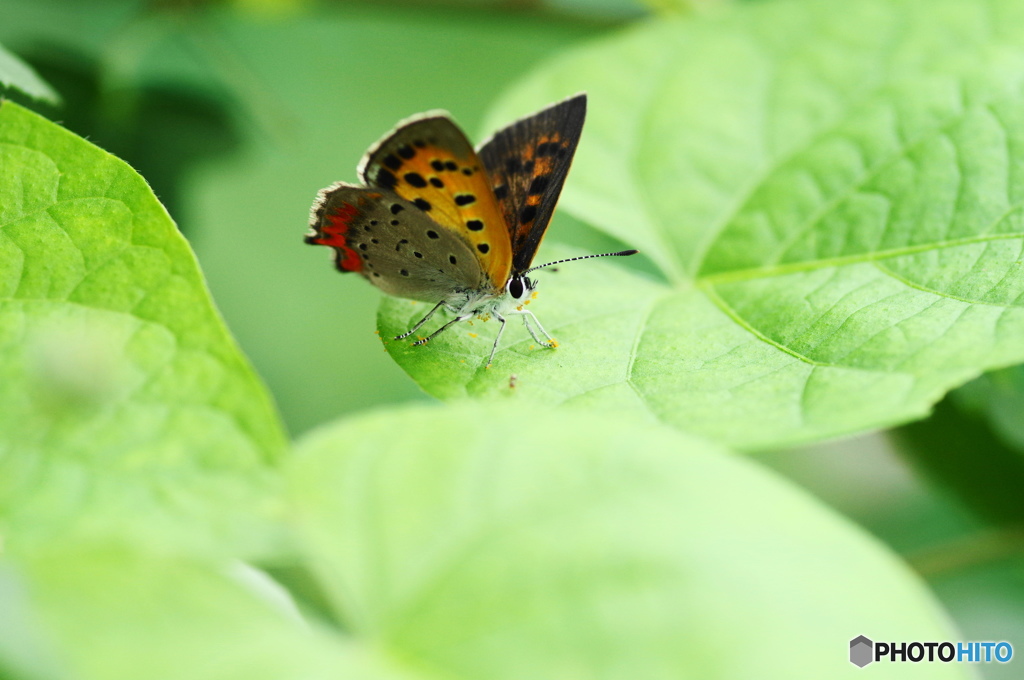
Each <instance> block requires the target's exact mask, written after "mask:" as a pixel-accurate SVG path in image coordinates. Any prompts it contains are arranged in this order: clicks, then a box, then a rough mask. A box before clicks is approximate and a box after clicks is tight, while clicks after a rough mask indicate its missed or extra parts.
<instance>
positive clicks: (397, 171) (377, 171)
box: [359, 112, 512, 290]
mask: <svg viewBox="0 0 1024 680" xmlns="http://www.w3.org/2000/svg"><path fill="white" fill-rule="evenodd" d="M359 174H360V176H361V177H362V179H363V181H364V182H366V184H367V185H369V186H371V187H377V188H380V189H383V190H389V191H393V192H394V193H396V194H398V195H399V196H401V197H402V198H404V199H405V200H406V201H409V202H410V203H411V204H412V205H413V206H415V208H416V209H417V210H419V211H421V212H422V213H424V214H425V215H426V216H429V218H430V219H431V220H433V221H434V222H436V223H437V224H439V225H440V226H442V227H444V228H445V229H448V230H451V231H452V232H454V233H456V234H458V235H459V236H460V237H462V238H463V239H465V240H466V241H468V243H469V244H470V246H471V247H472V248H473V250H474V252H475V254H476V256H477V258H478V260H479V262H480V266H481V268H482V269H483V270H484V271H485V272H487V276H488V279H489V281H490V284H491V286H492V288H494V289H495V290H499V289H501V288H502V287H504V285H505V282H506V281H507V280H508V277H509V272H510V270H511V263H512V248H511V243H510V241H509V236H508V229H507V227H506V226H505V221H504V217H503V215H502V212H501V210H500V208H499V207H498V202H497V199H496V198H495V197H494V193H493V191H492V189H491V185H490V181H489V179H488V176H487V173H486V172H485V171H484V170H483V163H482V162H481V161H480V158H479V157H478V156H477V155H476V152H475V151H474V150H473V146H472V145H471V144H470V143H469V141H468V140H467V139H466V136H465V135H464V134H463V133H462V131H461V130H459V128H458V127H457V126H456V125H455V123H453V122H452V120H451V119H450V118H448V117H447V115H446V114H443V113H441V112H434V113H427V114H422V115H421V116H418V117H416V118H413V119H410V120H408V121H403V122H402V123H399V125H398V127H397V128H396V129H395V130H394V131H393V132H391V133H389V134H388V135H386V136H385V137H384V138H383V139H382V140H381V141H380V142H378V143H377V144H376V145H375V146H374V147H372V148H371V149H370V151H369V152H367V154H366V157H365V158H364V159H363V161H362V162H361V163H360V165H359Z"/></svg>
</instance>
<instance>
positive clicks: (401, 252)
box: [306, 182, 504, 303]
mask: <svg viewBox="0 0 1024 680" xmlns="http://www.w3.org/2000/svg"><path fill="white" fill-rule="evenodd" d="M310 227H311V229H312V231H311V232H310V233H309V234H307V235H306V243H314V244H319V245H325V246H330V247H331V248H333V249H334V252H335V264H336V265H337V267H338V269H340V270H341V271H343V272H358V273H359V274H362V275H363V276H364V277H366V279H367V280H369V281H370V283H372V284H373V285H375V286H377V287H378V288H380V289H381V290H383V291H384V292H385V293H387V294H388V295H395V296H398V297H405V298H410V299H413V300H422V301H424V302H433V303H436V302H439V301H441V300H444V299H445V298H447V297H448V296H449V295H451V294H452V293H453V292H457V291H459V290H480V289H483V288H485V287H486V286H488V285H489V282H488V280H487V279H486V273H485V272H484V271H483V270H482V269H481V268H480V265H479V262H478V260H477V255H476V253H475V252H474V247H473V246H472V245H470V244H469V243H467V241H466V240H465V239H464V238H462V237H460V236H459V235H458V234H456V233H455V232H454V231H452V230H450V229H444V228H442V227H440V226H439V225H438V224H437V223H436V222H434V221H433V220H432V219H430V218H429V217H428V216H427V214H425V213H424V212H422V211H421V210H419V209H418V208H417V207H416V206H415V205H414V204H413V203H411V202H409V201H407V200H405V199H403V198H402V197H401V196H398V195H397V194H395V193H394V192H393V191H390V190H387V189H372V188H367V187H360V186H353V185H351V184H345V183H343V182H339V183H337V184H334V185H332V186H329V187H327V188H326V189H323V190H322V191H321V192H320V194H319V195H318V196H317V200H316V203H314V204H313V210H312V214H311V215H310ZM503 283H504V282H503Z"/></svg>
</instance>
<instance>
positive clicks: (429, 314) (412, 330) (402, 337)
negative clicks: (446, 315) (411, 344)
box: [395, 300, 447, 340]
mask: <svg viewBox="0 0 1024 680" xmlns="http://www.w3.org/2000/svg"><path fill="white" fill-rule="evenodd" d="M443 305H444V300H441V301H440V302H438V303H437V304H436V305H434V308H433V309H431V310H430V311H429V312H427V315H426V316H425V317H423V318H422V319H420V320H419V321H417V322H416V325H415V326H413V327H412V328H410V329H409V330H407V331H406V332H405V333H402V334H401V335H396V336H395V340H405V339H406V338H407V337H409V336H410V335H412V334H413V333H415V332H416V331H418V330H419V329H420V326H422V325H423V324H425V323H426V322H427V321H429V320H430V317H432V316H434V312H436V311H437V310H439V309H441V307H442V306H443ZM444 328H447V326H445V327H444ZM442 330H444V329H442ZM434 335H437V333H435V334H434ZM430 337H434V336H433V335H432V336H430Z"/></svg>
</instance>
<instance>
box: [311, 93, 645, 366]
mask: <svg viewBox="0 0 1024 680" xmlns="http://www.w3.org/2000/svg"><path fill="white" fill-rule="evenodd" d="M586 109H587V96H586V95H585V94H579V95H576V96H575V97H571V98H570V99H566V100H565V101H562V102H559V103H557V104H554V105H552V106H549V107H548V108H546V109H543V110H541V111H539V112H537V113H535V114H533V115H531V116H528V117H526V118H523V119H522V120H519V121H517V122H515V123H513V124H512V125H510V126H508V127H506V128H504V129H503V130H501V131H499V132H498V133H496V134H495V135H494V136H493V137H491V138H490V139H489V140H487V141H486V142H484V143H483V144H482V145H481V146H480V148H479V149H478V150H475V151H474V149H473V146H472V145H471V144H470V142H469V140H467V139H466V136H465V135H464V134H463V133H462V131H461V130H460V129H459V128H458V126H456V125H455V123H454V122H453V121H452V119H451V118H450V117H449V116H448V114H447V113H445V112H443V111H432V112H428V113H424V114H420V115H418V116H414V117H412V118H409V119H407V120H404V121H402V122H400V123H399V124H398V126H397V127H396V128H395V129H394V130H393V131H392V132H390V133H388V134H387V135H385V136H384V138H383V139H382V140H381V141H379V142H378V143H377V144H375V145H374V146H373V147H371V148H370V150H369V151H368V152H367V153H366V156H364V157H363V160H362V161H361V162H360V163H359V168H358V173H359V176H360V178H361V179H362V180H363V182H364V184H365V186H357V185H353V184H346V183H344V182H338V183H336V184H332V185H331V186H329V187H327V188H326V189H323V190H321V191H320V193H319V194H318V195H317V199H316V202H315V203H314V204H313V209H312V214H311V221H310V227H311V228H312V232H311V233H309V234H308V235H307V236H306V242H307V243H313V244H318V245H325V246H330V247H332V248H334V251H335V263H336V264H337V267H338V269H340V270H341V271H343V272H358V273H360V274H362V275H363V276H364V277H366V279H367V280H368V281H369V282H370V283H372V284H373V285H375V286H377V287H378V288H380V289H381V290H383V291H384V292H385V293H387V294H389V295H395V296H398V297H405V298H411V299H413V300H422V301H425V302H433V303H436V304H435V305H434V307H433V309H431V310H430V311H429V312H428V313H427V315H426V316H424V317H423V319H421V320H420V321H419V322H418V323H416V324H415V325H414V326H413V327H412V328H410V329H409V331H408V332H407V333H404V334H402V335H400V336H398V337H396V338H395V339H396V340H401V339H402V338H407V337H409V336H410V335H412V334H413V333H415V332H416V331H417V330H419V328H420V327H421V326H423V324H425V323H426V322H427V321H428V320H429V319H430V318H431V317H432V316H433V315H434V313H435V312H437V311H438V310H439V309H441V308H442V307H444V308H445V309H447V310H448V311H450V312H451V313H452V314H454V318H452V319H451V320H450V321H448V322H447V323H445V324H443V325H442V326H441V327H440V328H438V329H437V330H435V331H434V332H433V333H431V334H430V335H428V336H427V337H425V338H422V339H420V340H417V341H416V342H414V343H413V345H422V344H424V343H426V342H429V341H430V340H431V339H433V338H434V337H436V336H437V335H438V334H440V333H441V332H443V331H444V330H445V329H447V328H449V327H450V326H452V325H453V324H455V323H457V322H459V321H466V320H468V319H472V318H473V317H483V318H488V317H491V316H493V317H494V318H495V319H497V320H498V321H499V322H501V327H500V328H499V329H498V335H497V337H496V338H495V339H494V346H493V347H492V348H491V354H490V356H489V357H488V359H487V366H490V365H491V362H492V361H493V359H494V353H495V352H496V351H497V349H498V342H499V340H500V339H501V334H502V332H503V331H504V330H505V323H506V320H507V317H509V316H512V315H518V316H521V317H522V319H523V323H524V325H525V326H526V328H527V330H528V331H529V332H530V335H531V336H532V337H533V339H534V340H536V341H537V342H538V343H540V344H541V345H544V346H545V347H555V346H556V342H555V340H554V339H553V338H552V337H551V336H550V335H548V333H547V331H545V330H544V328H543V326H541V325H540V322H539V321H538V320H537V317H536V316H534V315H533V313H532V312H530V311H529V310H527V309H526V308H525V306H526V305H527V304H528V303H529V302H530V300H531V299H532V298H533V297H534V296H535V288H536V285H537V282H536V281H534V280H531V279H530V278H529V277H528V276H527V274H529V273H530V272H531V271H534V270H535V269H540V268H541V267H547V266H549V265H552V264H558V263H560V262H570V261H572V260H582V259H587V258H591V257H604V256H606V255H619V256H621V255H632V254H634V253H636V252H637V251H635V250H626V251H622V252H618V253H603V254H601V255H584V256H582V257H574V258H569V259H568V260H559V261H558V262H549V263H547V264H543V265H540V266H538V267H531V266H530V265H531V264H532V262H533V257H534V255H535V254H536V252H537V248H538V247H539V246H540V242H541V240H542V239H543V238H544V232H545V231H546V230H547V227H548V223H549V222H550V220H551V215H552V213H553V212H554V210H555V204H556V203H558V196H559V194H560V193H561V191H562V185H563V184H564V183H565V178H566V175H567V174H568V173H569V166H570V165H572V159H573V155H574V154H575V153H576V145H577V144H578V143H579V140H580V133H581V132H582V130H583V120H584V118H585V116H586ZM531 322H532V323H531ZM534 326H536V329H535V328H534ZM538 331H539V332H540V334H541V335H542V336H543V337H544V338H545V339H541V337H539V336H538V335H537V332H538Z"/></svg>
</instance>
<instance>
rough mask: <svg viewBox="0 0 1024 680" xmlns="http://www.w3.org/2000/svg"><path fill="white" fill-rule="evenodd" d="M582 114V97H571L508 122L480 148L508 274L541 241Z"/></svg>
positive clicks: (526, 261)
mask: <svg viewBox="0 0 1024 680" xmlns="http://www.w3.org/2000/svg"><path fill="white" fill-rule="evenodd" d="M586 112H587V96H586V95H585V94H579V95H576V96H575V97H572V98H570V99H567V100H565V101H562V102H559V103H558V104H554V105H552V106H549V107H548V108H546V109H544V110H543V111H540V112H539V113H536V114H534V115H532V116H529V117H527V118H524V119H522V120H520V121H517V122H516V123H513V124H512V125H510V126H508V127H507V128H505V129H504V130H501V131H500V132H498V133H497V134H495V135H494V137H492V138H491V139H489V140H488V141H487V142H485V143H484V144H483V145H482V146H481V148H480V151H479V155H480V159H481V160H482V161H483V163H484V167H485V168H486V169H487V174H488V175H489V176H490V178H491V182H492V184H493V191H494V195H495V197H496V198H497V200H498V204H499V206H500V208H501V211H502V213H503V214H504V216H505V221H506V223H507V224H508V230H509V237H510V240H511V243H512V272H513V273H518V272H522V271H525V270H527V269H529V268H530V263H531V262H533V256H534V255H535V254H536V252H537V248H538V247H539V246H540V242H541V239H543V238H544V232H545V230H546V229H547V227H548V222H549V221H550V220H551V215H552V213H554V211H555V204H556V203H558V196H559V194H560V193H561V192H562V185H563V184H564V183H565V177H566V175H567V174H568V173H569V166H570V165H571V164H572V157H573V154H575V153H576V145H577V144H578V143H579V141H580V133H581V132H582V131H583V120H584V118H585V117H586Z"/></svg>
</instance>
